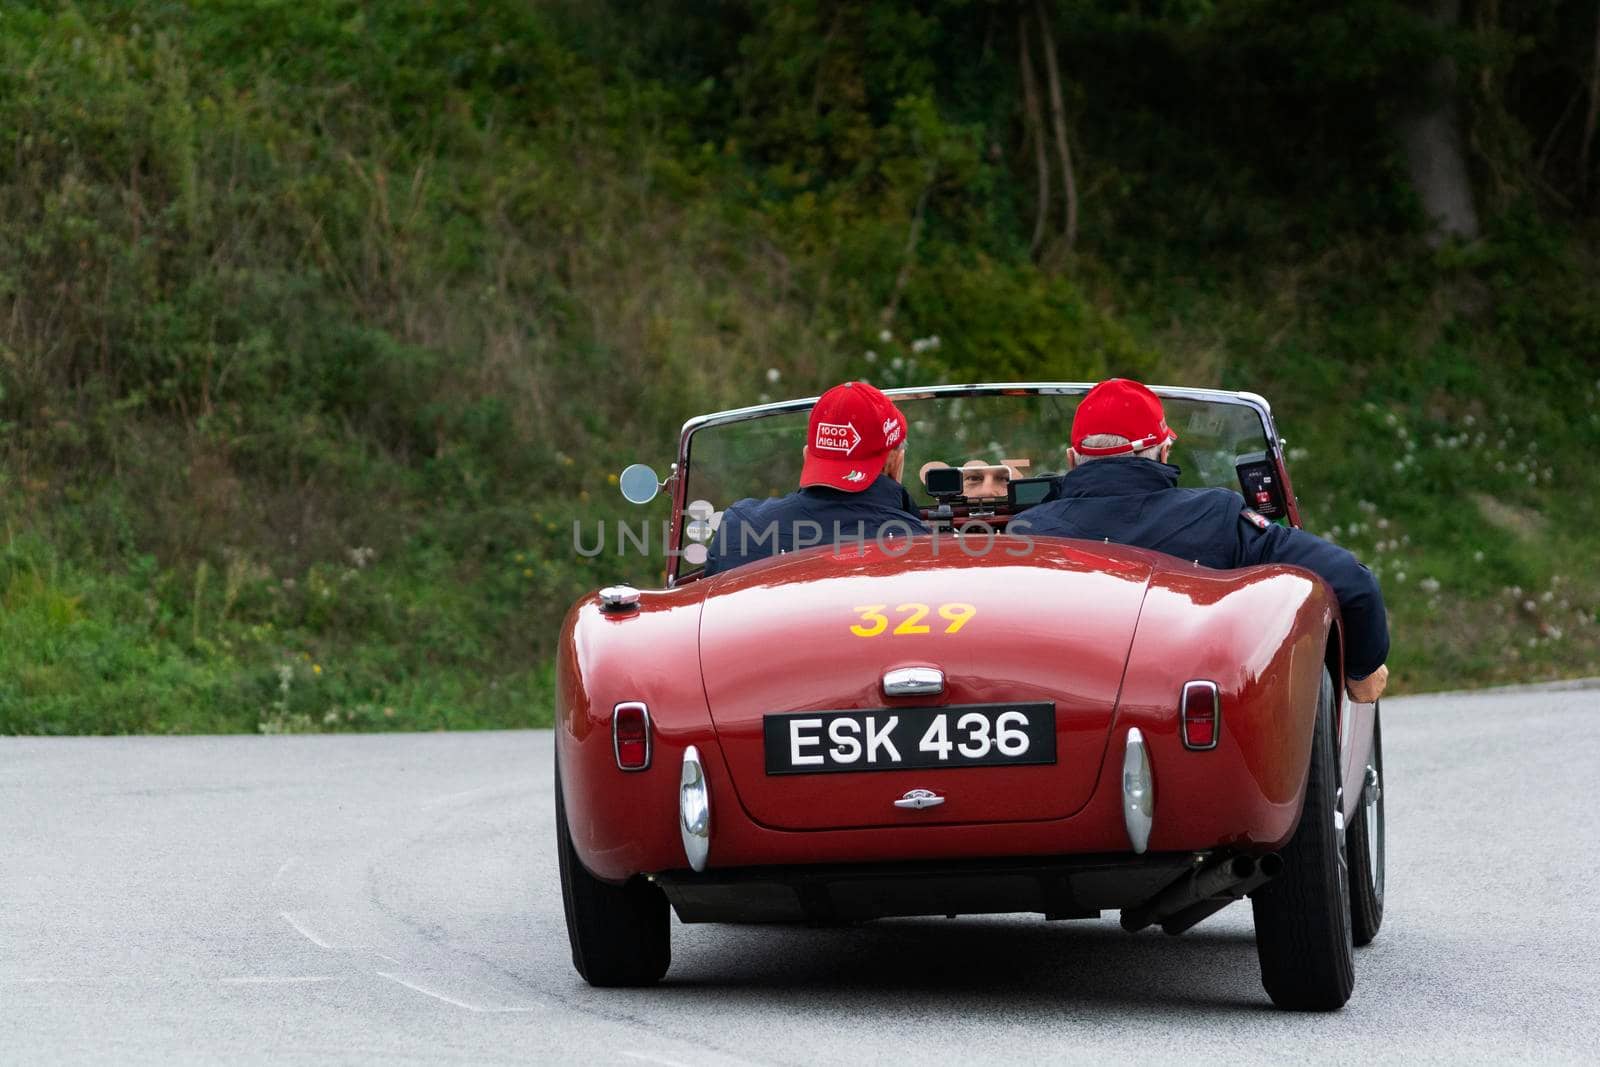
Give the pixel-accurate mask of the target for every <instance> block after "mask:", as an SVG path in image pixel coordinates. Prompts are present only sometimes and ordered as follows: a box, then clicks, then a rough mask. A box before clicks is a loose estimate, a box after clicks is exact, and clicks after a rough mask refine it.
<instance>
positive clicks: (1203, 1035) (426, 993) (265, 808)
mask: <svg viewBox="0 0 1600 1067" xmlns="http://www.w3.org/2000/svg"><path fill="white" fill-rule="evenodd" d="M1384 714H1385V722H1384V731H1385V747H1386V751H1385V760H1386V772H1387V779H1388V782H1387V785H1388V816H1389V900H1388V915H1387V917H1386V920H1385V926H1384V929H1383V931H1382V933H1381V934H1380V935H1379V937H1378V940H1377V941H1376V942H1375V943H1374V944H1373V945H1372V946H1371V947H1370V948H1367V949H1363V950H1359V951H1358V954H1357V965H1356V975H1357V981H1356V992H1355V997H1354V998H1353V999H1352V1001H1351V1002H1350V1004H1349V1005H1348V1006H1347V1007H1346V1009H1345V1010H1344V1011H1342V1012H1339V1013H1337V1014H1334V1015H1327V1016H1296V1015H1287V1014H1282V1013H1279V1012H1276V1011H1274V1010H1272V1009H1271V1008H1270V1007H1269V1005H1268V1003H1267V1000H1266V997H1265V995H1264V994H1263V993H1262V991H1261V988H1260V984H1259V981H1258V976H1257V969H1256V959H1255V949H1254V945H1253V942H1252V935H1251V925H1250V913H1249V908H1248V905H1243V906H1240V905H1235V906H1234V907H1232V908H1229V909H1227V910H1226V911H1224V912H1223V913H1222V914H1220V915H1218V916H1216V917H1215V918H1213V919H1211V920H1209V921H1208V922H1206V923H1205V924H1204V925H1202V926H1200V927H1199V928H1197V929H1196V930H1195V931H1193V932H1191V933H1190V934H1188V935H1185V936H1184V937H1182V938H1176V939H1174V938H1168V937H1166V936H1164V935H1162V934H1160V933H1157V932H1146V933H1144V934H1141V935H1138V936H1129V935H1126V934H1123V933H1122V932H1121V930H1120V929H1119V928H1118V927H1117V926H1116V921H1115V916H1114V915H1109V914H1108V915H1107V916H1106V917H1105V918H1103V919H1102V920H1100V921H1098V922H1075V923H1073V922H1068V923H1049V924H1047V923H1045V922H1044V921H1043V920H1040V919H1036V918H1032V917H1026V916H1015V917H1001V918H982V919H957V920H944V919H939V920H897V921H889V922H880V923H876V924H868V925H865V926H859V927H854V928H845V929H819V930H814V929H803V928H790V927H784V928H768V927H753V926H746V927H716V926H681V925H676V924H675V925H674V930H673V937H674V953H675V960H674V963H673V968H672V971H671V973H670V974H669V975H668V979H667V982H666V983H665V984H663V985H662V986H660V987H658V988H656V989H653V990H645V991H621V992H619V991H601V990H592V989H589V988H588V987H587V986H585V985H583V984H582V982H581V981H580V980H579V979H578V977H577V975H576V974H575V973H574V972H573V970H572V967H571V963H570V960H569V958H568V949H567V941H566V934H565V930H564V926H563V922H562V916H561V899H560V892H559V887H558V884H557V880H556V861H555V855H554V851H553V848H554V834H553V832H552V825H551V817H552V816H551V780H550V747H551V739H550V735H549V734H548V733H546V732H530V733H500V734H431V735H389V736H367V737H223V738H187V739H163V738H105V739H92V738H91V739H59V740H56V739H51V740H43V739H16V738H5V739H0V1062H4V1063H14V1064H36V1063H58V1062H80V1063H88V1062H95V1063H103V1062H111V1063H152V1064H154V1063H160V1064H167V1063H184V1062H188V1063H215V1062H223V1061H226V1062H233V1063H246V1062H262V1063H312V1062H314V1063H324V1062H341V1063H347V1062H348V1063H383V1064H394V1063H428V1064H434V1063H501V1062H504V1063H519V1064H523V1063H546V1062H585V1063H591V1062H593V1063H614V1064H628V1065H639V1064H668V1065H670V1064H682V1065H691V1064H692V1065H694V1067H712V1065H718V1064H734V1063H781V1064H792V1063H822V1062H839V1061H842V1062H876V1063H888V1064H895V1065H896V1067H903V1065H905V1064H907V1063H915V1064H918V1065H919V1067H920V1065H922V1064H932V1063H973V1062H1002V1061H1018V1060H1023V1059H1028V1060H1050V1061H1055V1062H1069V1061H1085V1062H1103V1061H1105V1060H1106V1059H1108V1058H1114V1059H1117V1060H1123V1059H1126V1060H1135V1059H1138V1060H1147V1061H1152V1062H1168V1061H1172V1060H1175V1059H1179V1058H1182V1059H1186V1060H1196V1061H1203V1062H1218V1061H1224V1060H1225V1061H1228V1062H1230V1063H1237V1062H1241V1061H1243V1062H1255V1061H1260V1062H1265V1061H1281V1060H1283V1059H1285V1058H1289V1059H1295V1060H1309V1061H1314V1062H1334V1061H1342V1062H1346V1063H1348V1062H1355V1061H1357V1060H1366V1061H1383V1062H1439V1063H1460V1062H1484V1063H1489V1062H1494V1063H1501V1062H1506V1061H1526V1062H1540V1063H1549V1062H1553V1061H1573V1062H1580V1061H1586V1062H1596V1061H1597V1058H1600V1023H1597V1022H1596V1020H1597V1018H1600V962H1597V961H1600V847H1597V846H1600V832H1597V831H1596V828H1595V826H1596V823H1595V816H1594V813H1593V812H1594V792H1595V788H1596V786H1597V785H1600V688H1581V689H1566V690H1557V691H1533V692H1527V691H1521V692H1507V691H1500V692H1490V693H1483V694H1478V695H1470V696H1468V695H1447V696H1434V697H1424V698H1413V699H1407V700H1393V701H1389V702H1388V703H1386V705H1385V707H1384Z"/></svg>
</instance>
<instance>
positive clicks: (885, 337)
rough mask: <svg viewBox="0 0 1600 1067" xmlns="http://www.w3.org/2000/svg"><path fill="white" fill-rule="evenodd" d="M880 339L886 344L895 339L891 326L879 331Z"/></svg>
mask: <svg viewBox="0 0 1600 1067" xmlns="http://www.w3.org/2000/svg"><path fill="white" fill-rule="evenodd" d="M878 340H880V341H882V342H883V343H884V344H888V343H889V342H890V341H893V340H894V334H892V333H890V332H889V328H888V327H887V326H886V327H884V328H883V329H881V330H879V331H878Z"/></svg>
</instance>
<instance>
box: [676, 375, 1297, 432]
mask: <svg viewBox="0 0 1600 1067" xmlns="http://www.w3.org/2000/svg"><path fill="white" fill-rule="evenodd" d="M1097 384H1098V383H1096V382H973V383H970V384H967V385H926V386H902V387H900V388H896V389H885V390H884V391H883V393H884V395H885V396H887V397H889V399H891V400H922V399H928V398H931V397H937V396H1000V395H1003V394H1005V393H1008V392H1016V391H1019V390H1021V391H1023V392H1025V393H1035V394H1038V395H1040V396H1077V395H1079V394H1082V393H1087V392H1088V391H1089V390H1090V389H1093V388H1094V387H1095V386H1096V385H1097ZM1150 391H1151V392H1152V393H1155V394H1156V395H1157V396H1159V397H1161V398H1162V399H1171V400H1212V401H1216V402H1218V403H1223V404H1242V405H1245V406H1246V407H1253V408H1255V409H1256V410H1257V411H1259V412H1261V414H1262V415H1264V416H1266V421H1267V422H1268V423H1269V424H1270V422H1271V418H1272V408H1271V405H1269V404H1268V403H1267V401H1266V399H1265V398H1263V397H1261V396H1260V395H1258V394H1256V393H1247V392H1231V391H1229V390H1226V389H1191V388H1189V387H1187V386H1181V385H1152V386H1150ZM818 399H819V398H818V397H815V396H807V397H796V398H795V399H793V400H774V401H773V402H772V403H770V404H752V405H750V406H749V407H742V408H729V409H728V410H726V411H713V412H709V413H708V414H705V415H696V416H694V417H693V418H692V419H689V420H688V421H686V422H685V423H684V424H683V430H682V433H683V434H688V433H692V432H693V431H695V430H700V429H703V428H705V427H707V426H720V425H722V424H723V423H729V422H743V421H745V420H747V419H759V418H762V417H764V416H767V415H781V414H783V413H784V412H788V411H809V410H810V409H811V407H812V406H813V405H814V404H816V402H817V400H818ZM1277 439H1278V438H1277V435H1276V434H1272V435H1271V436H1270V437H1269V438H1268V440H1271V441H1276V440H1277Z"/></svg>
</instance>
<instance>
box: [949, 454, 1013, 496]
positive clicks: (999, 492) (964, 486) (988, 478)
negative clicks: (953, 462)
mask: <svg viewBox="0 0 1600 1067" xmlns="http://www.w3.org/2000/svg"><path fill="white" fill-rule="evenodd" d="M1013 474H1014V472H1013V471H1012V470H1011V468H1010V467H1008V466H1006V465H1005V464H1004V463H985V462H983V461H982V460H979V459H972V460H968V461H967V462H966V463H964V464H962V465H961V495H962V496H964V497H966V498H967V499H968V500H1004V499H1005V497H1006V489H1007V487H1008V486H1010V484H1011V479H1012V477H1013Z"/></svg>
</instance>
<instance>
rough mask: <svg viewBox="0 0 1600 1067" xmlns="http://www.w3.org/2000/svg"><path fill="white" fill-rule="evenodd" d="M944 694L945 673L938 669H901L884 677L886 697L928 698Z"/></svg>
mask: <svg viewBox="0 0 1600 1067" xmlns="http://www.w3.org/2000/svg"><path fill="white" fill-rule="evenodd" d="M942 692H944V672H943V671H941V670H940V669H939V668H937V667H901V668H899V669H898V670H893V671H886V672H884V675H883V695H884V696H890V697H926V696H938V695H939V694H940V693H942Z"/></svg>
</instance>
